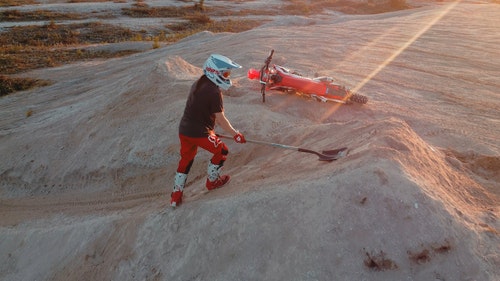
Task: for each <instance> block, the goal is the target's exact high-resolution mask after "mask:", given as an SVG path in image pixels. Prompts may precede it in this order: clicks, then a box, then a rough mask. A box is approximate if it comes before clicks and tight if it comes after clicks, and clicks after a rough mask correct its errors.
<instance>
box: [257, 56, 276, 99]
mask: <svg viewBox="0 0 500 281" xmlns="http://www.w3.org/2000/svg"><path fill="white" fill-rule="evenodd" d="M273 54H274V49H273V50H271V53H270V54H269V56H268V57H267V59H266V61H265V62H264V66H263V67H262V68H261V69H260V84H261V88H260V92H261V93H262V102H266V81H264V80H263V79H264V75H266V72H269V64H270V63H271V60H272V59H273Z"/></svg>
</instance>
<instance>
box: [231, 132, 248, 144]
mask: <svg viewBox="0 0 500 281" xmlns="http://www.w3.org/2000/svg"><path fill="white" fill-rule="evenodd" d="M233 138H234V141H235V142H237V143H246V142H247V141H246V140H245V136H243V134H242V133H240V132H238V133H237V134H236V135H234V137H233Z"/></svg>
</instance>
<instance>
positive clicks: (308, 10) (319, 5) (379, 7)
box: [283, 0, 409, 15]
mask: <svg viewBox="0 0 500 281" xmlns="http://www.w3.org/2000/svg"><path fill="white" fill-rule="evenodd" d="M288 2H289V3H288V4H286V6H285V7H284V9H283V10H285V11H287V13H289V14H293V15H310V14H316V13H321V12H322V11H323V10H325V9H329V10H335V11H340V12H343V13H347V14H377V13H385V12H390V11H396V10H401V9H407V8H409V6H408V4H407V3H406V0H386V1H376V0H368V2H367V3H365V2H363V3H362V2H359V1H350V0H337V1H331V0H321V1H307V2H306V1H300V0H290V1H288Z"/></svg>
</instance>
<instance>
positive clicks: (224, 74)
mask: <svg viewBox="0 0 500 281" xmlns="http://www.w3.org/2000/svg"><path fill="white" fill-rule="evenodd" d="M221 76H222V77H224V78H225V79H227V78H229V76H231V70H224V71H222V73H221Z"/></svg>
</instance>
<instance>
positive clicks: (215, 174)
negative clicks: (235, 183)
mask: <svg viewBox="0 0 500 281" xmlns="http://www.w3.org/2000/svg"><path fill="white" fill-rule="evenodd" d="M221 168H222V165H215V164H212V162H210V161H209V162H208V169H207V173H208V177H207V182H206V184H205V186H206V187H207V189H208V190H212V189H216V188H220V187H222V186H223V185H225V184H226V183H227V182H228V181H229V179H230V177H229V176H228V175H222V176H221V175H220V170H221Z"/></svg>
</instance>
